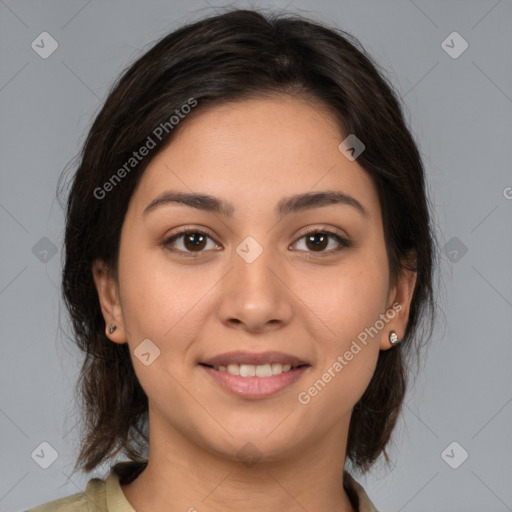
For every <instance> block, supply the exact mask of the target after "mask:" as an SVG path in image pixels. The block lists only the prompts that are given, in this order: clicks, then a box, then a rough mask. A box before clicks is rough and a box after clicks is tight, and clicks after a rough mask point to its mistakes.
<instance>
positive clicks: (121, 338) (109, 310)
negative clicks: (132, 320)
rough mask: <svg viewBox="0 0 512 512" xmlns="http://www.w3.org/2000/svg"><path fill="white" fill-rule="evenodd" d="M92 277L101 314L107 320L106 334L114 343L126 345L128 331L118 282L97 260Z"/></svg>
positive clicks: (93, 266) (106, 267) (103, 264)
mask: <svg viewBox="0 0 512 512" xmlns="http://www.w3.org/2000/svg"><path fill="white" fill-rule="evenodd" d="M92 275H93V279H94V284H95V285H96V291H97V292H98V298H99V301H100V306H101V312H102V314H103V318H104V319H105V334H106V335H107V337H108V338H109V339H110V340H111V341H113V342H114V343H120V344H122V343H126V342H127V338H126V330H125V327H124V322H123V314H122V308H121V303H120V302H119V293H118V289H117V280H116V278H115V276H114V275H113V272H112V271H111V270H110V269H109V268H108V266H107V265H106V264H105V263H104V262H103V261H101V260H96V261H95V262H94V263H93V265H92ZM111 325H114V326H115V327H116V329H115V330H114V331H113V332H112V333H111V332H110V326H111Z"/></svg>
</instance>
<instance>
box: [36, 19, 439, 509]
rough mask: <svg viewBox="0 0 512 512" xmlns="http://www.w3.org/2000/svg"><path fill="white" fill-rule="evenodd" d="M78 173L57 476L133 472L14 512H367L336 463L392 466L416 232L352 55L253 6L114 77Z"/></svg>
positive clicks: (358, 58) (415, 317) (353, 46)
mask: <svg viewBox="0 0 512 512" xmlns="http://www.w3.org/2000/svg"><path fill="white" fill-rule="evenodd" d="M81 157H82V158H81V163H80V166H79V168H78V170H77V173H76V175H75V178H74V180H73V183H72V187H71V190H70V195H69V199H68V209H67V218H66V222H67V224H66V238H65V249H66V256H65V258H66V259H65V268H64V276H63V294H64V299H65V303H66V306H67V308H68V310H69V312H70V315H71V319H72V323H73V327H74V330H75V333H76V340H77V343H78V345H79V346H80V348H81V349H82V350H83V351H84V353H85V360H84V365H83V367H82V370H81V374H80V380H79V385H80V391H81V397H82V402H83V404H82V406H83V411H84V424H83V438H82V446H81V452H80V454H79V457H78V460H77V463H76V465H75V471H76V470H77V469H82V470H84V471H85V472H91V471H92V470H94V469H95V468H97V467H98V466H99V465H100V464H101V463H104V462H106V461H110V460H111V459H113V458H114V456H116V455H118V454H124V455H126V456H127V457H128V459H129V461H127V462H120V463H117V464H116V465H114V466H113V467H112V468H111V471H110V474H109V475H108V477H107V478H105V479H100V478H94V479H91V480H90V481H89V483H88V485H87V488H86V491H85V493H79V494H75V495H73V496H70V497H66V498H62V499H60V500H55V501H52V502H50V503H47V504H45V505H41V506H39V507H36V508H34V509H33V511H34V512H43V511H44V512H48V511H60V510H66V511H74V510H102V511H103V510H105V511H106V510H108V511H109V512H121V511H133V510H136V511H137V512H146V511H151V512H161V511H166V512H169V511H173V510H188V511H190V512H191V511H194V510H197V511H199V512H203V511H218V510H222V511H230V510H244V511H256V510H258V511H259V510H265V511H274V510H279V511H282V510H287V511H292V510H302V511H303V510H308V511H317V510H323V511H338V512H340V511H343V512H349V511H350V512H354V511H359V512H369V511H375V510H376V508H375V506H374V505H373V504H372V502H371V500H370V498H369V496H368V495H367V493H366V492H365V490H364V489H363V487H362V486H361V485H360V484H359V483H358V482H357V481H356V480H355V479H354V478H353V476H352V475H351V474H350V473H349V472H348V471H347V470H346V469H345V464H346V462H350V464H351V466H352V468H353V470H354V471H360V472H361V473H364V472H366V471H368V470H369V469H370V468H371V466H372V465H373V464H374V463H375V461H376V460H377V458H379V456H381V455H382V456H383V457H384V458H385V459H386V461H388V456H387V454H386V450H385V447H386V445H387V443H388V441H389V440H390V436H391V433H392V431H393V428H394V426H395V423H396V421H397V417H398V415H399V412H400V409H401V405H402V402H403V398H404V394H405V390H406V383H407V368H408V366H407V365H406V362H407V361H408V359H407V358H408V356H409V355H410V354H411V353H412V352H413V351H414V348H415V349H418V348H419V347H420V346H421V345H422V344H423V343H425V342H426V341H427V339H428V337H429V336H430V335H431V333H432V326H433V321H434V302H433V289H432V276H433V269H434V260H435V250H434V248H435V237H434V232H433V229H432V226H431V220H430V213H429V202H428V198H427V196H426V191H425V176H424V170H423V166H422V162H421V158H420V155H419V152H418V149H417V146H416V144H415V142H414V140H413V137H412V136H411V133H410V131H409V130H408V128H407V126H406V123H405V121H404V118H403V115H402V112H401V107H400V103H399V101H398V100H397V95H396V93H394V92H393V89H392V87H391V85H390V84H389V83H388V82H387V81H386V80H385V79H384V78H383V77H382V75H381V74H380V72H379V71H378V68H377V65H376V64H375V63H374V62H373V61H372V59H371V57H370V56H368V55H367V54H366V53H365V51H364V49H363V48H361V47H360V45H359V43H358V42H357V40H355V39H354V38H353V37H351V36H350V35H349V34H346V33H345V32H342V31H340V30H335V29H330V28H327V27H324V26H322V25H320V24H318V23H312V22H310V21H307V20H305V19H302V18H299V17H286V16H284V17H282V16H264V15H262V14H261V13H258V12H255V11H248V10H235V11H232V12H228V13H226V14H222V15H218V16H215V17H210V18H208V19H204V20H202V21H199V22H197V23H194V24H191V25H189V26H186V27H183V28H181V29H179V30H177V31H175V32H173V33H171V34H169V35H168V36H166V37H165V38H163V39H162V40H161V41H160V42H159V43H158V44H156V45H155V46H154V47H153V48H152V49H150V50H149V51H148V52H147V53H146V54H144V55H143V56H142V57H141V58H140V59H139V60H137V61H136V62H135V63H134V64H133V65H132V66H131V67H130V68H129V69H128V70H127V71H126V72H125V73H124V74H123V76H122V77H121V78H120V79H119V81H118V82H117V84H116V85H115V86H114V87H113V89H112V91H111V92H110V94H109V96H108V98H107V100H106V102H105V105H104V107H103V109H102V110H101V112H100V113H99V114H98V116H97V118H96V119H95V121H94V124H93V126H92V128H91V130H90V133H89V135H88V138H87V140H86V143H85V145H84V149H83V152H82V155H81ZM423 319H426V320H427V327H428V330H430V334H428V333H427V334H428V335H427V334H425V333H424V332H422V334H421V335H419V333H418V332H419V331H418V326H419V325H420V321H421V320H423ZM413 347H414V348H413Z"/></svg>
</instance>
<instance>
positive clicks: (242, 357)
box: [200, 351, 309, 366]
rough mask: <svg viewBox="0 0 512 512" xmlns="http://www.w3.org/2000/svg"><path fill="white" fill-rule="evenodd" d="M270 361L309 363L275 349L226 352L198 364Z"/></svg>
mask: <svg viewBox="0 0 512 512" xmlns="http://www.w3.org/2000/svg"><path fill="white" fill-rule="evenodd" d="M271 363H280V364H290V365H292V366H301V365H304V364H309V363H307V362H306V361H303V360H302V359H300V358H298V357H296V356H292V355H290V354H285V353H284V352H275V351H271V352H260V353H258V354H255V353H251V352H243V351H235V352H226V353H224V354H219V355H217V356H215V357H211V358H210V359H206V360H204V361H201V362H200V364H207V365H210V366H227V365H228V364H250V365H260V364H271Z"/></svg>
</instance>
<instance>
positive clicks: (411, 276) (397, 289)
mask: <svg viewBox="0 0 512 512" xmlns="http://www.w3.org/2000/svg"><path fill="white" fill-rule="evenodd" d="M414 269H416V255H415V254H414V255H412V256H410V257H408V258H407V259H406V260H405V261H402V267H401V271H400V275H399V276H398V279H397V283H396V284H395V285H394V286H393V287H392V288H391V289H390V291H389V294H388V307H387V309H386V311H390V312H394V316H393V317H392V318H391V320H390V321H389V322H388V323H387V325H386V329H385V330H384V331H383V335H382V337H381V340H380V349H381V350H388V349H390V348H391V347H394V346H396V345H392V344H391V342H390V341H389V335H390V333H391V331H395V332H396V333H397V335H398V341H400V340H402V339H403V337H404V336H405V330H406V328H407V322H408V321H409V311H410V309H411V301H412V296H413V294H414V289H415V286H416V279H417V272H416V270H414ZM391 314H392V313H390V314H389V316H390V317H391Z"/></svg>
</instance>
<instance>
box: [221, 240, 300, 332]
mask: <svg viewBox="0 0 512 512" xmlns="http://www.w3.org/2000/svg"><path fill="white" fill-rule="evenodd" d="M220 294H221V297H220V301H219V303H218V309H217V312H218V315H219V318H220V320H221V322H222V323H224V324H225V325H226V326H228V327H231V328H233V327H235V328H239V329H245V330H246V331H250V332H253V333H259V332H266V331H272V330H276V329H280V328H282V327H283V326H285V325H287V324H288V323H289V322H290V321H291V318H292V316H293V311H294V307H293V297H294V293H293V291H292V290H291V289H290V285H289V283H287V279H286V276H285V274H284V272H283V266H282V264H280V263H279V262H278V261H277V260H276V256H275V255H274V254H273V253H272V251H271V250H270V249H264V250H263V252H262V253H261V254H260V255H259V256H258V257H257V258H256V259H255V260H254V261H252V262H251V263H249V262H248V261H246V260H245V259H244V258H242V257H241V256H239V255H238V253H236V252H234V253H233V267H232V269H231V271H230V272H229V273H228V274H227V275H226V276H225V277H224V279H222V281H221V283H220Z"/></svg>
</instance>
